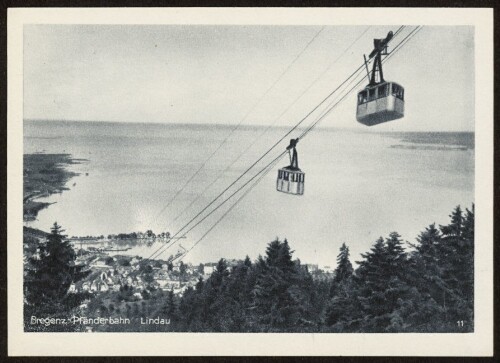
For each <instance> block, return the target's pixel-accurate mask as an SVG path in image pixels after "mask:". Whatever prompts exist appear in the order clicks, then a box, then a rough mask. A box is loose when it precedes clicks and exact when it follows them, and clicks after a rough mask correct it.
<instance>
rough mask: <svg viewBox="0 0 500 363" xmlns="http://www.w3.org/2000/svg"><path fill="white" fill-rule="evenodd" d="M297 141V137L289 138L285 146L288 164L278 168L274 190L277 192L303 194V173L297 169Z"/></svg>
mask: <svg viewBox="0 0 500 363" xmlns="http://www.w3.org/2000/svg"><path fill="white" fill-rule="evenodd" d="M298 142H299V139H298V138H297V139H291V140H290V145H289V146H288V147H287V148H286V149H287V150H288V154H289V156H290V165H289V166H285V167H284V168H281V169H279V170H278V178H277V180H276V190H277V191H279V192H283V193H287V194H292V195H302V194H304V181H305V173H304V172H303V171H302V170H300V169H299V159H298V155H297V149H296V145H297V143H298ZM291 150H292V151H291Z"/></svg>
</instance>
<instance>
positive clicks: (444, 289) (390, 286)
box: [25, 205, 474, 333]
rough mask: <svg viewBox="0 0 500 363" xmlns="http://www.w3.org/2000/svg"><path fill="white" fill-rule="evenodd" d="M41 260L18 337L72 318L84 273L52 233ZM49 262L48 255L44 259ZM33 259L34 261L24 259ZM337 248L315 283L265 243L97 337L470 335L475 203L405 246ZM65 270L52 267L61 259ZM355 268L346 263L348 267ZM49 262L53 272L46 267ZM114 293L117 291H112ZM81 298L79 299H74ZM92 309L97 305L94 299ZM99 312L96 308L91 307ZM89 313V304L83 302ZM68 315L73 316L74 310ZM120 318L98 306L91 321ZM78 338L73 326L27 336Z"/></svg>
mask: <svg viewBox="0 0 500 363" xmlns="http://www.w3.org/2000/svg"><path fill="white" fill-rule="evenodd" d="M48 239H49V242H48V243H47V245H46V246H45V247H44V248H43V250H42V256H41V257H39V258H38V259H35V260H33V261H31V263H29V262H28V263H27V265H29V266H31V267H29V268H28V269H27V271H26V273H25V292H26V295H25V298H26V299H25V329H26V330H28V331H29V330H33V329H34V327H32V326H30V324H29V318H30V316H32V315H38V316H42V315H43V316H54V317H57V316H63V315H64V316H67V315H68V314H72V313H73V314H78V311H77V310H78V305H79V302H78V294H68V292H67V290H68V287H69V284H70V282H71V281H75V280H76V279H81V278H83V277H84V276H85V274H86V272H85V271H82V270H81V269H79V268H78V269H77V268H75V267H74V266H73V265H72V261H73V260H74V252H73V253H72V252H71V251H70V249H71V247H70V246H69V244H67V242H65V241H64V238H62V235H61V233H60V230H53V231H52V234H51V235H50V236H49V238H48ZM51 256H52V257H51ZM32 259H33V258H32ZM351 259H352V258H351V256H350V254H349V247H348V245H347V244H346V243H344V244H342V246H341V247H340V250H339V253H338V257H337V265H336V269H335V272H334V274H333V278H331V279H317V278H314V276H313V275H312V274H311V273H310V272H309V271H308V270H307V267H306V266H305V265H302V264H301V262H300V260H299V259H296V258H294V257H293V250H292V248H291V247H290V245H289V243H288V241H287V240H286V239H285V240H283V241H280V240H278V239H276V240H274V241H272V242H270V243H269V244H268V246H267V249H266V251H265V254H264V255H263V256H259V257H258V258H257V259H256V260H255V261H252V260H251V259H250V258H249V257H248V256H247V257H246V258H245V259H244V260H241V261H240V262H239V264H238V265H236V266H233V267H231V268H230V267H229V266H228V263H227V262H226V260H225V259H220V261H219V262H218V264H217V268H216V270H215V271H214V272H213V273H212V274H211V275H210V277H209V278H208V279H207V280H205V281H204V280H203V279H201V278H200V279H199V281H198V283H197V284H196V286H195V287H190V288H188V289H187V290H186V291H185V293H184V294H183V295H182V297H180V296H176V295H174V294H173V292H172V291H167V292H164V291H161V290H158V291H150V294H149V295H148V300H147V301H143V302H142V304H141V306H138V307H137V308H136V309H135V310H132V309H130V310H128V311H127V312H126V315H127V317H129V318H131V320H132V324H130V325H127V326H118V325H115V326H106V325H102V326H99V327H97V328H96V330H98V331H180V332H318V333H361V332H363V333H384V332H387V333H391V332H392V333H393V332H472V331H473V330H474V315H473V312H474V205H472V208H471V209H470V210H469V209H465V210H462V209H461V207H460V206H457V207H456V208H455V209H454V210H453V211H452V213H451V214H450V221H449V223H448V224H446V225H439V226H436V225H435V224H431V225H429V226H428V227H426V228H425V229H424V230H423V231H422V232H421V233H420V234H419V235H418V236H417V237H416V239H415V241H414V242H411V243H410V242H404V241H403V239H402V238H401V236H400V235H399V234H398V233H397V232H392V233H389V234H388V236H387V237H385V238H383V237H380V238H379V239H377V240H376V241H374V243H373V245H372V247H371V249H370V250H369V251H367V252H366V253H364V254H362V255H361V256H360V258H359V259H356V260H353V261H351ZM63 260H65V261H66V262H65V264H66V265H64V264H63V265H64V266H65V267H64V266H63V267H62V268H61V261H63ZM354 261H355V262H356V263H353V262H354ZM56 263H57V264H58V266H59V271H62V270H63V272H57V270H56V269H54V266H55V264H56ZM120 293H122V294H123V291H122V292H120ZM84 298H87V299H88V296H87V297H85V296H81V297H80V299H84ZM95 301H97V300H95ZM94 305H99V304H94ZM89 306H92V301H91V302H90V304H89ZM75 311H76V312H75ZM103 311H105V312H106V314H107V315H106V316H121V315H123V314H124V313H123V312H120V311H116V310H114V311H113V310H110V309H108V308H107V307H101V308H100V309H95V310H93V312H94V313H95V314H102V313H103ZM140 317H151V318H156V317H160V318H164V319H169V321H170V324H168V325H142V324H140V323H139V321H140ZM40 329H45V331H46V330H50V329H52V330H54V329H56V330H57V329H59V331H60V330H66V331H68V330H69V331H79V330H81V327H77V326H66V327H64V328H63V327H61V326H54V327H52V328H51V327H46V328H43V327H37V328H36V329H35V330H37V331H40Z"/></svg>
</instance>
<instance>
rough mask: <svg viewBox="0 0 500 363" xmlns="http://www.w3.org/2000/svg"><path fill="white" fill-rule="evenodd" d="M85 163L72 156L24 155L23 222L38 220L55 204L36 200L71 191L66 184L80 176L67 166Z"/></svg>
mask: <svg viewBox="0 0 500 363" xmlns="http://www.w3.org/2000/svg"><path fill="white" fill-rule="evenodd" d="M85 161H87V160H85V159H75V158H72V157H71V155H70V154H44V153H35V154H24V156H23V162H24V165H23V178H24V181H23V220H24V221H32V220H34V219H36V217H37V215H38V212H40V211H41V210H42V209H44V208H47V207H48V206H49V205H51V204H53V203H47V202H39V201H36V200H35V199H38V198H42V197H48V196H49V195H52V194H56V193H62V191H64V190H69V188H68V187H67V186H66V183H67V182H68V181H69V180H70V179H71V178H73V177H75V176H77V175H79V174H78V173H75V172H72V171H69V170H68V169H67V166H68V165H72V164H80V163H82V162H85Z"/></svg>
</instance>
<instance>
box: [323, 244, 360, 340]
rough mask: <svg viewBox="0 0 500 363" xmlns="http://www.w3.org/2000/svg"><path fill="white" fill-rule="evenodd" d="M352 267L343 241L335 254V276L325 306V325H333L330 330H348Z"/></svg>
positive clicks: (351, 304) (351, 301)
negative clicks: (338, 251)
mask: <svg viewBox="0 0 500 363" xmlns="http://www.w3.org/2000/svg"><path fill="white" fill-rule="evenodd" d="M353 271H354V270H353V267H352V264H351V261H350V260H349V248H348V247H347V246H346V244H345V243H342V246H341V247H340V253H339V254H338V256H337V267H336V269H335V277H334V278H333V281H332V284H331V288H330V297H331V299H330V301H329V303H328V306H327V307H326V325H327V326H334V325H335V327H334V328H332V329H331V330H332V331H349V329H350V327H349V326H348V325H349V321H350V320H351V319H352V317H353V314H351V313H349V311H350V307H352V306H353V294H352V292H353V291H352V289H353V284H352V275H353Z"/></svg>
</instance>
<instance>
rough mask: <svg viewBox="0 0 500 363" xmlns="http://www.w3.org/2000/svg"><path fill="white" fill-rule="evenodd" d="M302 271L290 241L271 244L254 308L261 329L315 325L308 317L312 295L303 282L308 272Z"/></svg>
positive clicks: (271, 329)
mask: <svg viewBox="0 0 500 363" xmlns="http://www.w3.org/2000/svg"><path fill="white" fill-rule="evenodd" d="M300 270H301V268H300V264H296V263H294V262H293V260H292V251H291V250H290V246H289V245H288V242H287V240H285V241H283V242H280V241H279V240H275V241H273V242H271V243H269V245H268V247H267V250H266V259H265V265H264V266H263V268H262V270H261V273H260V274H259V276H258V277H257V281H256V285H255V287H254V300H253V308H254V309H255V313H256V314H257V315H256V317H257V319H258V323H259V329H260V330H261V331H262V330H263V331H296V330H300V328H301V327H303V326H311V325H314V322H312V321H311V319H310V317H309V316H308V315H309V314H308V307H309V305H310V296H309V295H308V291H307V289H305V288H304V286H305V285H306V284H304V283H303V282H304V277H305V276H307V275H308V274H304V273H303V272H301V271H300Z"/></svg>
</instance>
